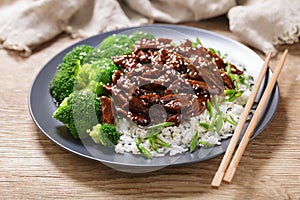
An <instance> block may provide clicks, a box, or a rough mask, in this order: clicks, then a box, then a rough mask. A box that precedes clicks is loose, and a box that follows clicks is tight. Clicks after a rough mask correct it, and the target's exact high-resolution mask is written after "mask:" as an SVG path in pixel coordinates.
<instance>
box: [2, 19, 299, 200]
mask: <svg viewBox="0 0 300 200" xmlns="http://www.w3.org/2000/svg"><path fill="white" fill-rule="evenodd" d="M187 24H188V25H191V26H195V27H200V28H204V29H208V30H212V31H215V32H218V33H220V34H223V35H226V36H228V37H231V38H234V39H237V38H236V37H235V36H234V35H233V34H232V33H230V32H229V30H228V25H227V24H228V23H227V20H226V18H225V17H220V18H215V19H211V20H207V21H202V22H197V23H187ZM76 41H77V40H71V39H70V38H69V37H68V36H66V35H60V36H58V37H57V38H55V39H54V40H53V41H51V42H49V43H47V44H45V45H43V46H42V47H40V48H39V49H38V50H37V51H35V53H34V54H33V55H32V56H31V57H29V58H21V57H19V56H16V55H15V54H14V53H12V52H7V51H4V50H0V58H1V60H0V67H1V68H0V69H1V73H0V80H1V90H0V119H1V120H0V130H1V132H0V142H1V144H0V199H38V198H42V199H44V198H55V199H62V198H82V199H83V198H84V199H86V198H95V199H96V198H97V199H148V198H155V199H162V198H168V199H174V198H186V199H253V198H254V199H299V198H300V145H299V141H300V140H299V138H300V123H299V119H300V107H299V103H300V89H299V88H300V56H299V55H300V44H299V43H297V44H294V45H291V46H285V47H280V50H281V51H282V50H283V49H284V48H288V49H289V55H288V58H287V61H286V65H285V68H284V69H283V71H282V74H281V76H280V78H279V86H280V92H281V93H280V94H281V100H280V103H279V107H278V110H277V112H276V114H275V117H274V119H273V120H272V122H271V123H270V125H269V126H268V127H267V128H266V129H265V131H263V133H262V134H260V135H259V136H258V137H257V138H255V139H254V140H253V141H252V142H251V143H250V144H249V146H248V148H247V150H246V153H245V155H244V156H243V158H242V160H241V163H240V165H239V167H238V171H237V173H236V175H235V177H234V179H233V182H232V183H231V184H222V186H221V187H220V188H219V189H212V188H211V186H210V183H211V180H212V178H213V175H214V173H215V172H216V170H217V168H218V166H219V163H220V161H221V158H222V156H220V157H217V158H214V159H211V160H207V161H205V162H201V163H195V164H189V165H184V166H179V167H167V168H164V169H161V170H159V171H155V172H151V173H145V174H130V173H124V172H119V171H115V170H114V169H111V168H108V167H107V166H105V165H103V164H101V163H99V162H96V161H93V160H89V159H86V158H83V157H80V156H77V155H75V154H73V153H70V152H68V151H66V150H64V149H62V148H60V147H59V146H57V145H55V144H54V143H53V142H52V141H50V140H49V139H48V138H47V137H46V136H44V135H43V134H42V133H41V132H40V131H39V129H38V128H37V127H36V125H35V124H34V123H33V121H32V119H31V116H30V114H29V110H28V92H29V89H30V86H31V84H32V82H33V80H34V78H35V76H36V75H37V73H38V72H39V70H40V69H41V68H42V67H43V65H44V64H45V63H46V62H47V61H48V60H49V59H51V58H52V57H53V56H54V55H56V54H57V53H58V52H60V51H61V50H63V49H64V48H65V47H67V46H69V45H70V44H72V43H74V42H76ZM258 53H259V52H258ZM259 54H261V53H259ZM279 56H280V54H279ZM279 56H278V57H279ZM278 57H275V58H273V59H272V63H271V66H273V67H274V66H275V63H276V61H277V60H278Z"/></svg>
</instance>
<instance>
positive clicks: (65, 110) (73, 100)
mask: <svg viewBox="0 0 300 200" xmlns="http://www.w3.org/2000/svg"><path fill="white" fill-rule="evenodd" d="M53 118H55V119H57V120H59V121H61V122H62V123H64V124H66V125H67V126H68V127H69V129H70V133H71V134H72V136H73V137H74V138H76V139H78V138H85V137H86V136H87V134H86V130H88V129H91V128H92V127H93V126H94V125H96V124H97V123H98V122H99V121H100V119H101V109H100V101H99V99H98V98H97V97H96V95H95V94H94V93H92V92H86V91H74V92H73V93H71V94H70V96H69V97H67V98H65V99H64V100H63V102H62V103H61V104H60V105H59V107H58V108H57V110H56V111H55V112H54V113H53Z"/></svg>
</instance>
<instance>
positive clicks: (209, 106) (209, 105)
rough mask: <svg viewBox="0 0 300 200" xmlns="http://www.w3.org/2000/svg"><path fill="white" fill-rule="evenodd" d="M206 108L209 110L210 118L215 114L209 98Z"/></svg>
mask: <svg viewBox="0 0 300 200" xmlns="http://www.w3.org/2000/svg"><path fill="white" fill-rule="evenodd" d="M206 108H207V110H208V112H209V118H212V115H213V108H212V105H211V103H210V101H209V100H207V103H206Z"/></svg>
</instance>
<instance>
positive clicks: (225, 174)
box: [211, 50, 288, 187]
mask: <svg viewBox="0 0 300 200" xmlns="http://www.w3.org/2000/svg"><path fill="white" fill-rule="evenodd" d="M287 53H288V50H285V51H284V53H283V55H282V57H281V58H280V61H279V62H278V65H277V67H276V69H275V70H274V73H273V76H272V77H271V80H270V81H269V83H268V85H267V87H266V89H265V91H264V93H263V95H262V97H261V100H260V102H259V104H258V106H257V108H256V110H255V112H254V115H253V117H252V119H251V121H250V123H249V125H248V128H247V130H246V132H245V134H244V136H243V138H242V140H241V142H240V144H239V146H238V148H237V150H236V152H235V154H234V156H233V158H232V155H233V153H234V150H235V147H236V145H237V143H238V140H239V137H240V134H241V132H242V130H243V127H244V125H245V122H246V120H247V118H248V115H249V112H250V110H251V107H252V105H253V102H254V100H255V98H256V95H257V93H258V90H259V88H260V85H261V83H262V80H263V78H264V76H265V74H266V72H267V69H268V66H269V63H270V59H271V54H269V55H268V56H267V57H266V60H265V63H264V66H263V68H262V69H261V72H260V74H259V76H258V78H257V80H256V82H255V84H254V86H253V89H252V92H251V94H250V96H249V98H248V101H247V104H246V106H245V108H244V111H243V113H242V114H241V117H240V119H239V123H238V125H237V127H236V129H235V132H234V134H233V136H232V138H231V141H230V144H229V146H228V148H227V150H226V153H225V155H224V157H223V159H222V161H221V164H220V166H219V168H218V171H217V172H216V174H215V176H214V178H213V180H212V183H211V186H212V187H219V186H220V184H221V182H222V180H223V181H225V182H228V183H230V182H231V180H232V178H233V176H234V174H235V171H236V169H237V167H238V164H239V162H240V160H241V158H242V155H243V154H244V152H245V150H246V147H247V145H248V143H249V140H250V138H251V136H252V133H253V131H254V129H255V127H256V125H257V122H258V120H259V117H260V116H261V113H262V111H263V109H264V107H265V105H266V103H267V101H268V98H269V97H270V94H271V92H272V90H273V88H274V86H275V84H276V81H277V79H278V76H279V74H280V72H281V69H282V67H283V65H284V62H285V59H286V56H287ZM231 158H232V160H231ZM230 160H231V162H230ZM229 162H230V164H229ZM228 165H229V166H228ZM227 167H228V168H227Z"/></svg>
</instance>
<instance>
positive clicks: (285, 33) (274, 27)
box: [0, 0, 300, 56]
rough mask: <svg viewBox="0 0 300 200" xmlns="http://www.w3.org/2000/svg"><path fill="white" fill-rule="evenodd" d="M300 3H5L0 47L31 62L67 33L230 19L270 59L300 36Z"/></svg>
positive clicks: (88, 0)
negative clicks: (225, 16)
mask: <svg viewBox="0 0 300 200" xmlns="http://www.w3.org/2000/svg"><path fill="white" fill-rule="evenodd" d="M299 10H300V1H296V0H281V1H276V3H274V1H272V0H265V1H259V0H239V1H237V2H236V0H214V1H210V0H172V1H170V0H119V1H117V0H64V1H61V0H27V1H23V0H2V1H0V47H2V48H5V49H10V50H16V51H19V52H21V53H22V55H23V56H29V55H30V54H31V53H32V50H33V49H34V48H35V47H37V46H39V45H40V44H42V43H44V42H46V41H48V40H50V39H53V38H54V37H55V36H56V35H58V34H60V33H62V32H66V33H68V34H70V36H72V37H88V36H91V35H95V34H97V33H99V32H103V31H108V30H113V29H118V28H124V27H130V26H138V25H143V24H151V23H153V22H154V21H160V22H168V23H180V22H187V21H199V20H202V19H207V18H211V17H215V16H219V15H222V14H226V13H228V18H229V23H230V30H231V31H232V32H233V33H234V34H236V35H237V36H238V37H240V38H241V40H242V41H244V42H245V43H246V44H248V45H250V46H253V47H255V48H257V49H260V50H262V51H263V52H265V53H269V52H273V53H275V52H276V48H275V47H274V45H277V44H284V43H294V42H297V41H298V40H299V36H300V30H299V29H300V12H299Z"/></svg>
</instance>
